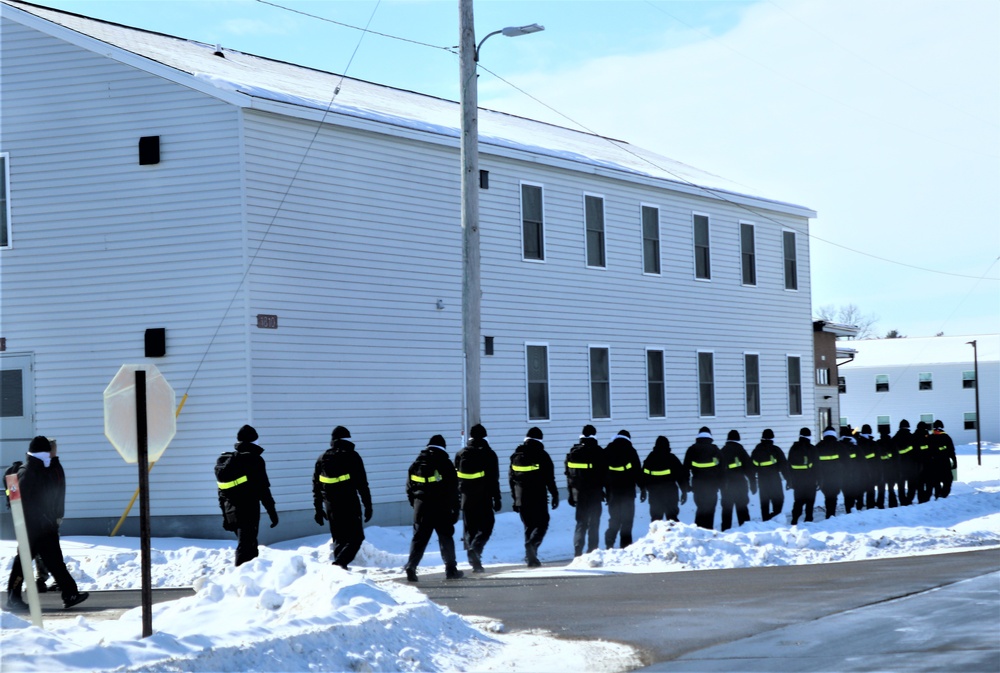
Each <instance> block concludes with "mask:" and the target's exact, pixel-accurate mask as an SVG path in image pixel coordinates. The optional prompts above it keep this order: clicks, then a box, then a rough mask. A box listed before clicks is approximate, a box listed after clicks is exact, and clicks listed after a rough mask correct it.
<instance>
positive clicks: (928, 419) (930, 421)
mask: <svg viewBox="0 0 1000 673" xmlns="http://www.w3.org/2000/svg"><path fill="white" fill-rule="evenodd" d="M920 420H921V421H923V422H924V423H926V424H927V431H928V432H930V430H931V427H932V426H933V425H934V414H920Z"/></svg>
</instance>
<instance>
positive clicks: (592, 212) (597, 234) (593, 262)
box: [583, 194, 607, 268]
mask: <svg viewBox="0 0 1000 673" xmlns="http://www.w3.org/2000/svg"><path fill="white" fill-rule="evenodd" d="M583 202H584V219H585V220H586V222H587V266H593V267H600V268H604V267H606V266H607V262H606V260H605V257H604V197H601V196H594V195H593V194H586V195H584V197H583Z"/></svg>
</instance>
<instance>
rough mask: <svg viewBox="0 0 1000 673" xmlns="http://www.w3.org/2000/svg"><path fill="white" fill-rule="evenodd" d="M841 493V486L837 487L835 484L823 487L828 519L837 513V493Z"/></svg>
mask: <svg viewBox="0 0 1000 673" xmlns="http://www.w3.org/2000/svg"><path fill="white" fill-rule="evenodd" d="M839 494H840V489H839V488H835V487H833V486H824V487H823V502H824V507H826V518H827V519H829V518H830V517H831V516H836V515H837V495H839ZM845 499H846V496H845Z"/></svg>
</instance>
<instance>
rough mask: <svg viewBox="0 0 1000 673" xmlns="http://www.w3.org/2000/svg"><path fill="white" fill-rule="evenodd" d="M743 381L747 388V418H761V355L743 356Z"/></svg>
mask: <svg viewBox="0 0 1000 673" xmlns="http://www.w3.org/2000/svg"><path fill="white" fill-rule="evenodd" d="M743 380H744V385H745V386H746V401H747V416H760V355H758V354H757V353H744V354H743Z"/></svg>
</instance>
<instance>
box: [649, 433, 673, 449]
mask: <svg viewBox="0 0 1000 673" xmlns="http://www.w3.org/2000/svg"><path fill="white" fill-rule="evenodd" d="M653 448H654V449H660V450H663V449H666V450H667V451H669V450H670V440H669V439H667V438H666V437H664V436H663V435H660V436H659V437H657V438H656V443H655V444H653Z"/></svg>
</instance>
